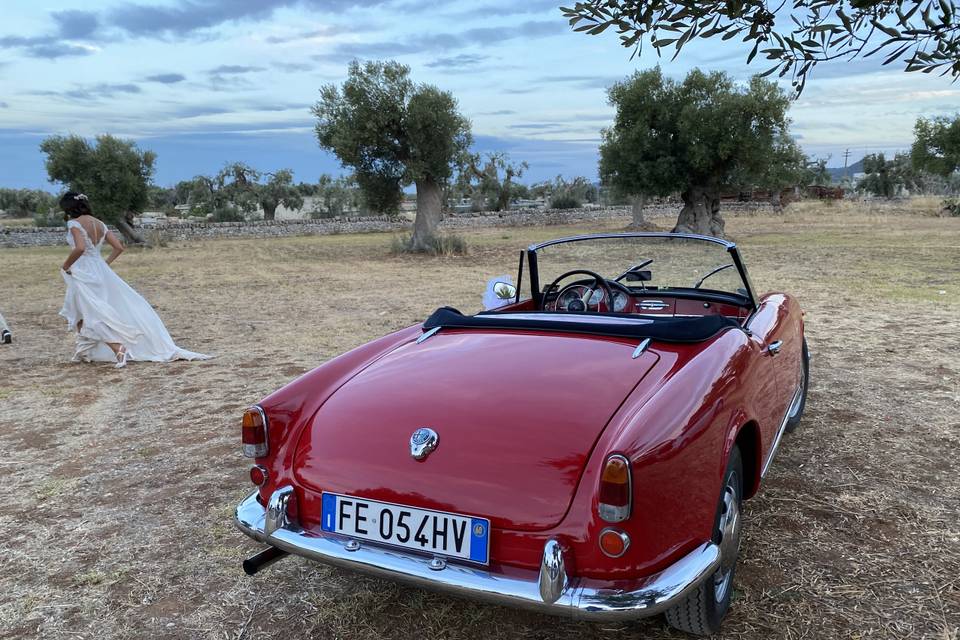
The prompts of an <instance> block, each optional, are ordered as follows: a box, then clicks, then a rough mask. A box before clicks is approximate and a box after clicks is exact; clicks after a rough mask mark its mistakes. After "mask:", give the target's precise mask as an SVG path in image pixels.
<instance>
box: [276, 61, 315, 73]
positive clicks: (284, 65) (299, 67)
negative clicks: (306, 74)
mask: <svg viewBox="0 0 960 640" xmlns="http://www.w3.org/2000/svg"><path fill="white" fill-rule="evenodd" d="M271 66H272V67H273V68H274V69H279V70H280V71H286V72H288V73H293V72H297V71H310V70H312V69H313V65H312V64H309V63H306V62H273V63H271Z"/></svg>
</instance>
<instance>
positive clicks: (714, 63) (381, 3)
mask: <svg viewBox="0 0 960 640" xmlns="http://www.w3.org/2000/svg"><path fill="white" fill-rule="evenodd" d="M560 4H562V3H561V2H560V0H551V1H546V2H545V1H542V0H526V1H523V0H479V1H477V2H453V1H444V0H137V1H135V2H129V1H123V0H86V1H84V0H31V1H22V0H5V1H4V7H3V19H2V20H0V186H5V187H31V188H51V186H50V185H49V183H48V182H47V180H46V173H45V171H44V168H43V156H42V154H41V153H40V152H39V150H38V149H37V146H38V144H39V142H40V141H41V140H42V139H43V137H45V136H47V135H50V134H55V133H62V134H65V133H77V134H80V135H85V136H93V135H96V134H98V133H111V134H114V135H119V136H123V137H128V138H133V139H135V140H136V141H137V142H138V144H139V145H140V146H141V147H143V148H148V149H152V150H154V151H156V152H157V153H158V161H157V172H156V182H157V183H158V184H161V185H171V184H173V183H175V182H176V181H178V180H182V179H187V178H190V177H192V176H194V175H196V174H199V173H214V172H216V171H217V170H219V169H220V168H221V167H222V166H223V165H224V164H225V163H226V162H229V161H234V160H242V161H245V162H247V163H249V164H251V165H253V166H255V167H257V168H260V169H263V170H273V169H278V168H282V167H289V168H292V169H293V170H294V172H295V174H296V179H297V180H303V181H315V180H316V179H317V178H318V177H319V175H320V174H322V173H339V172H340V171H341V169H340V167H339V163H338V162H337V161H336V159H335V158H333V157H332V156H330V155H329V154H327V153H325V152H324V151H322V150H321V149H319V147H318V146H317V144H316V141H315V139H314V137H313V133H312V125H313V118H312V116H311V115H310V113H309V109H310V106H311V105H312V104H313V103H314V102H315V101H316V99H317V95H318V94H317V90H318V89H319V87H320V86H321V85H323V84H325V83H330V82H339V81H342V80H343V77H344V75H345V70H346V65H347V63H348V62H349V60H350V59H352V58H354V57H359V58H361V59H388V58H392V59H396V60H399V61H401V62H403V63H405V64H408V65H410V67H411V68H412V71H413V76H414V78H415V79H416V80H418V81H422V82H428V83H432V84H436V85H438V86H440V87H441V88H443V89H447V90H450V91H452V92H453V93H454V95H455V96H456V97H457V98H458V100H459V102H460V107H461V111H462V112H463V113H464V114H465V115H467V116H468V117H469V118H470V119H471V121H472V123H473V131H474V135H475V137H476V148H477V150H480V151H485V150H491V151H492V150H503V151H507V152H508V153H510V155H511V157H512V158H513V159H515V160H517V161H520V160H525V161H527V162H528V163H529V164H530V171H529V173H528V176H527V178H526V179H527V180H531V181H533V180H540V179H544V178H549V177H552V176H554V175H557V174H563V175H566V176H573V175H587V176H590V177H594V176H595V175H596V149H597V141H598V139H599V130H600V129H601V128H602V127H604V126H606V125H608V124H609V123H610V121H611V117H612V109H611V108H610V107H609V106H607V104H606V95H605V90H604V89H605V87H607V86H609V84H610V83H612V82H613V81H615V80H617V79H620V78H622V77H624V76H626V75H628V74H629V73H631V72H632V71H634V70H636V69H644V68H648V67H650V66H653V65H654V64H656V63H657V58H656V55H655V54H653V53H652V52H645V53H644V54H643V55H642V56H640V57H639V58H635V59H633V60H631V59H630V55H629V51H627V50H625V49H623V48H621V47H620V46H619V43H618V41H617V38H616V36H615V35H614V34H609V35H604V36H599V37H590V36H585V35H582V34H577V33H573V32H572V31H570V29H569V27H568V25H567V23H566V20H565V19H564V18H563V17H562V15H561V13H560V11H559V9H558V8H557V7H558V6H559V5H560ZM746 54H747V50H746V49H745V48H744V45H740V44H737V43H736V42H735V41H728V42H720V41H719V40H710V41H700V42H697V43H695V44H694V45H692V46H689V47H688V48H687V49H685V50H684V53H683V54H681V56H680V57H679V58H678V59H677V60H676V61H674V62H669V61H667V60H666V59H664V60H662V61H661V64H662V67H663V69H664V71H665V73H667V74H668V75H671V76H675V77H678V78H680V77H682V76H683V75H684V74H685V73H686V72H687V71H688V70H689V69H690V68H692V67H694V66H698V67H701V68H704V69H721V70H724V71H727V72H729V73H730V74H732V75H733V76H734V77H736V78H738V79H746V78H747V77H749V75H750V74H751V73H757V72H759V71H762V70H764V68H765V67H763V66H762V65H761V66H756V65H755V66H753V67H749V68H748V67H747V66H745V64H744V60H745V58H746ZM894 67H895V65H894ZM957 110H960V86H958V85H953V84H951V83H950V81H949V80H948V79H945V78H937V77H930V76H928V75H925V74H907V73H904V72H902V71H900V70H898V69H897V68H886V69H884V68H881V67H880V66H879V61H872V60H871V61H856V62H853V63H845V62H835V63H831V64H824V65H820V66H819V67H818V68H816V69H815V71H814V73H813V75H812V77H811V79H810V81H809V82H808V84H807V88H806V90H805V91H804V94H803V95H802V96H801V97H800V99H799V100H797V101H796V103H795V104H794V105H793V107H792V108H791V117H792V119H793V121H794V126H793V131H794V133H795V134H796V136H797V138H798V139H799V142H800V144H801V145H802V146H803V147H804V149H805V150H806V151H807V153H809V154H811V155H813V156H817V157H824V156H827V155H831V154H832V156H833V159H832V161H831V162H830V164H831V166H838V165H842V163H843V161H842V156H841V154H842V152H843V149H845V148H847V147H849V148H850V149H851V156H852V158H851V161H852V160H854V159H858V158H859V157H861V156H862V155H863V154H864V153H865V152H873V151H887V152H890V151H893V150H896V149H902V148H906V147H908V146H909V144H910V141H911V139H912V126H913V123H914V121H915V120H916V118H917V116H920V115H923V116H933V115H946V114H952V113H954V112H956V111H957Z"/></svg>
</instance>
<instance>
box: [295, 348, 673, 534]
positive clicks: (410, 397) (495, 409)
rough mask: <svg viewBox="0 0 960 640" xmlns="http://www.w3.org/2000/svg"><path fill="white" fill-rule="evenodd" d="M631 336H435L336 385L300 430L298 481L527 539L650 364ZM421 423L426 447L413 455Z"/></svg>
mask: <svg viewBox="0 0 960 640" xmlns="http://www.w3.org/2000/svg"><path fill="white" fill-rule="evenodd" d="M636 346H637V344H636V341H630V340H626V339H619V338H617V339H610V338H599V337H595V336H583V335H569V334H557V333H534V332H509V331H504V332H501V331H469V330H444V331H441V332H440V333H438V334H437V335H435V336H432V337H430V338H429V339H428V340H426V341H424V342H423V343H422V344H416V343H408V344H406V345H404V346H402V347H400V348H399V349H397V350H395V351H394V352H392V353H391V354H389V355H387V356H385V357H384V358H382V359H380V360H379V361H377V362H376V363H374V364H373V365H371V366H370V367H368V368H367V369H365V370H364V371H362V372H361V373H360V374H358V375H357V376H355V377H354V378H352V379H351V380H350V381H349V382H347V383H346V384H345V385H344V386H343V387H341V388H340V389H339V390H338V391H337V392H336V393H335V394H334V395H333V396H332V397H331V398H330V399H329V400H328V401H327V402H326V403H325V404H324V405H323V406H322V407H321V408H320V410H319V411H318V412H317V414H316V415H315V416H314V418H313V420H312V423H311V425H310V428H309V429H305V430H304V432H303V435H302V436H301V440H300V443H299V448H298V452H297V455H296V460H295V469H296V473H297V478H298V480H299V481H300V482H302V483H303V484H304V485H305V486H306V487H308V488H309V489H312V490H314V491H328V492H333V493H341V494H349V495H357V496H362V497H366V498H369V499H373V500H381V501H387V502H394V503H398V504H406V505H410V506H415V507H418V508H427V509H436V510H440V511H453V512H458V513H464V514H470V515H477V516H483V517H487V518H490V519H491V521H492V522H493V524H494V526H499V527H502V528H510V529H518V530H527V531H535V530H542V529H547V528H550V527H552V526H554V525H556V524H557V523H559V522H560V520H561V519H562V518H563V515H564V514H565V513H566V511H567V508H568V507H569V504H570V501H571V499H572V497H573V494H574V491H575V490H576V487H577V484H578V482H579V479H580V475H581V472H582V470H583V467H584V465H585V464H586V462H587V459H588V458H589V455H590V452H591V451H592V449H593V446H594V444H595V443H596V441H597V438H598V437H599V435H600V433H601V432H602V431H603V429H604V427H605V426H606V424H607V422H608V421H609V420H610V418H611V417H612V416H613V414H614V413H615V412H616V410H617V409H618V408H619V407H620V405H621V404H622V402H623V400H624V399H625V398H626V396H627V395H628V394H629V393H630V392H631V390H632V389H633V388H634V387H635V386H636V385H637V384H638V382H639V381H640V380H641V379H642V378H643V377H644V376H645V375H646V373H647V372H648V371H649V370H650V369H651V368H652V367H653V365H654V363H656V361H657V359H658V357H657V355H656V354H655V353H654V352H651V351H647V352H645V353H643V354H642V355H641V356H639V357H638V358H633V357H631V356H632V354H633V351H634V349H635V348H636ZM420 427H430V428H431V429H433V430H435V431H436V432H437V434H438V436H439V443H438V446H437V448H436V450H435V451H433V452H432V453H431V454H430V455H428V456H427V457H426V458H425V459H423V460H421V461H418V460H415V459H413V457H412V456H411V453H410V439H411V436H412V434H413V432H414V431H415V430H417V429H418V428H420Z"/></svg>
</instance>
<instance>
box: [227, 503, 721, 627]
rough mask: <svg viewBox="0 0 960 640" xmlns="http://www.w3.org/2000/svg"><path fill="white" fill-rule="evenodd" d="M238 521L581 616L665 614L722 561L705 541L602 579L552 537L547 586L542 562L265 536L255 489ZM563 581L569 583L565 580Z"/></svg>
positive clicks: (397, 572)
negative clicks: (537, 567) (641, 570)
mask: <svg viewBox="0 0 960 640" xmlns="http://www.w3.org/2000/svg"><path fill="white" fill-rule="evenodd" d="M282 490H283V489H280V491H282ZM271 501H272V500H271ZM235 522H236V525H237V527H238V528H239V529H240V531H242V532H243V533H245V534H246V535H248V536H250V537H251V538H253V539H254V540H258V541H260V542H264V543H266V544H269V545H271V546H274V547H277V548H279V549H282V550H284V551H289V552H290V553H293V554H296V555H300V556H303V557H305V558H308V559H310V560H315V561H318V562H323V563H325V564H329V565H333V566H336V567H341V568H344V569H349V570H353V571H359V572H362V573H367V574H370V575H375V576H379V577H382V578H387V579H391V580H396V581H399V582H405V583H408V584H412V585H415V586H417V587H421V588H427V589H434V590H437V591H441V592H444V593H447V594H450V595H454V596H461V597H465V598H468V599H471V600H483V601H486V602H491V603H494V604H499V605H506V606H514V607H520V608H524V609H532V610H534V611H539V612H541V613H551V614H557V615H563V616H567V617H574V618H580V619H593V620H633V619H636V618H641V617H645V616H652V615H656V614H659V613H662V612H663V611H664V610H666V609H668V608H670V607H671V606H673V605H675V604H677V602H679V601H680V600H682V599H683V598H685V597H686V596H687V595H688V594H689V593H690V591H691V590H692V589H695V588H697V587H698V586H699V585H700V583H701V582H702V581H703V580H706V579H708V578H709V577H710V576H712V575H713V574H714V572H716V570H717V568H718V567H719V566H720V549H719V547H718V546H717V545H715V544H713V543H712V542H705V543H703V544H701V545H700V546H698V547H697V548H695V549H694V550H692V551H691V552H690V553H688V554H687V555H685V556H683V557H682V558H680V559H679V560H677V562H675V563H674V564H672V565H670V566H669V567H667V568H666V569H664V570H663V571H661V572H660V573H657V574H654V575H652V576H648V577H645V578H637V579H635V580H622V579H621V580H616V581H611V582H609V583H598V582H597V581H596V580H586V579H579V578H576V577H572V576H569V575H567V573H566V571H568V570H569V568H570V566H571V565H570V564H569V563H568V562H567V561H566V560H567V558H565V555H566V553H567V552H565V551H564V550H563V549H562V546H561V544H560V543H559V542H558V541H556V540H551V541H548V542H547V544H546V545H545V547H544V555H545V556H548V555H549V556H550V558H549V559H547V558H545V559H544V561H543V562H542V563H541V567H543V566H544V565H546V566H547V567H548V570H547V573H546V582H547V587H548V588H547V589H543V585H542V580H541V579H542V578H543V569H542V568H541V571H540V572H538V571H533V570H525V569H518V568H514V567H508V566H503V565H493V566H492V567H490V568H483V569H481V568H479V567H476V566H468V565H461V564H458V563H456V562H454V561H451V560H449V559H448V561H447V565H446V567H445V568H443V569H435V568H433V567H432V566H431V564H432V563H433V559H434V558H433V557H423V556H418V555H415V554H412V553H406V552H403V551H399V550H397V549H392V548H387V547H379V546H377V545H375V544H364V545H361V546H360V548H359V549H357V550H356V551H352V552H349V551H346V550H345V549H344V544H345V542H346V541H348V540H349V538H345V537H344V536H340V535H338V534H330V533H326V532H320V531H305V530H304V529H302V528H301V527H300V526H299V525H297V524H296V523H289V524H287V525H286V526H285V527H281V528H278V529H276V530H275V531H274V532H273V533H272V534H271V535H267V534H266V533H265V530H264V527H265V525H266V511H265V510H264V508H263V506H262V505H261V504H260V503H259V502H257V499H256V493H254V494H252V495H250V496H249V497H248V498H247V499H246V500H244V501H243V502H241V503H240V505H239V506H238V507H237V510H236V516H235ZM551 542H553V543H555V544H553V545H551V544H550V543H551ZM558 548H559V549H560V551H559V552H558V551H557V549H558ZM558 553H559V556H558V555H557V554H558ZM561 561H562V564H560V563H561ZM562 582H565V583H566V586H562V585H561V583H562ZM544 591H545V593H544ZM554 594H557V598H556V600H554V601H553V602H548V601H547V599H548V598H545V596H549V597H553V595H554Z"/></svg>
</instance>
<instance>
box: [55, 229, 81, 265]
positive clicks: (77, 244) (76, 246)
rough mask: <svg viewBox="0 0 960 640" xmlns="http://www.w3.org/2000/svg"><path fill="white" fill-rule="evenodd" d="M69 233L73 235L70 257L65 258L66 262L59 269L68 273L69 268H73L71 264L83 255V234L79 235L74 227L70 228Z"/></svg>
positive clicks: (78, 231)
mask: <svg viewBox="0 0 960 640" xmlns="http://www.w3.org/2000/svg"><path fill="white" fill-rule="evenodd" d="M70 233H72V234H73V251H71V252H70V255H68V256H67V260H66V262H64V263H63V266H62V267H61V269H63V270H64V271H66V272H67V273H70V267H72V266H73V263H74V262H76V261H77V258H79V257H80V256H82V255H83V247H84V246H85V245H84V242H83V234H82V233H80V230H79V229H77V228H76V227H70Z"/></svg>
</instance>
